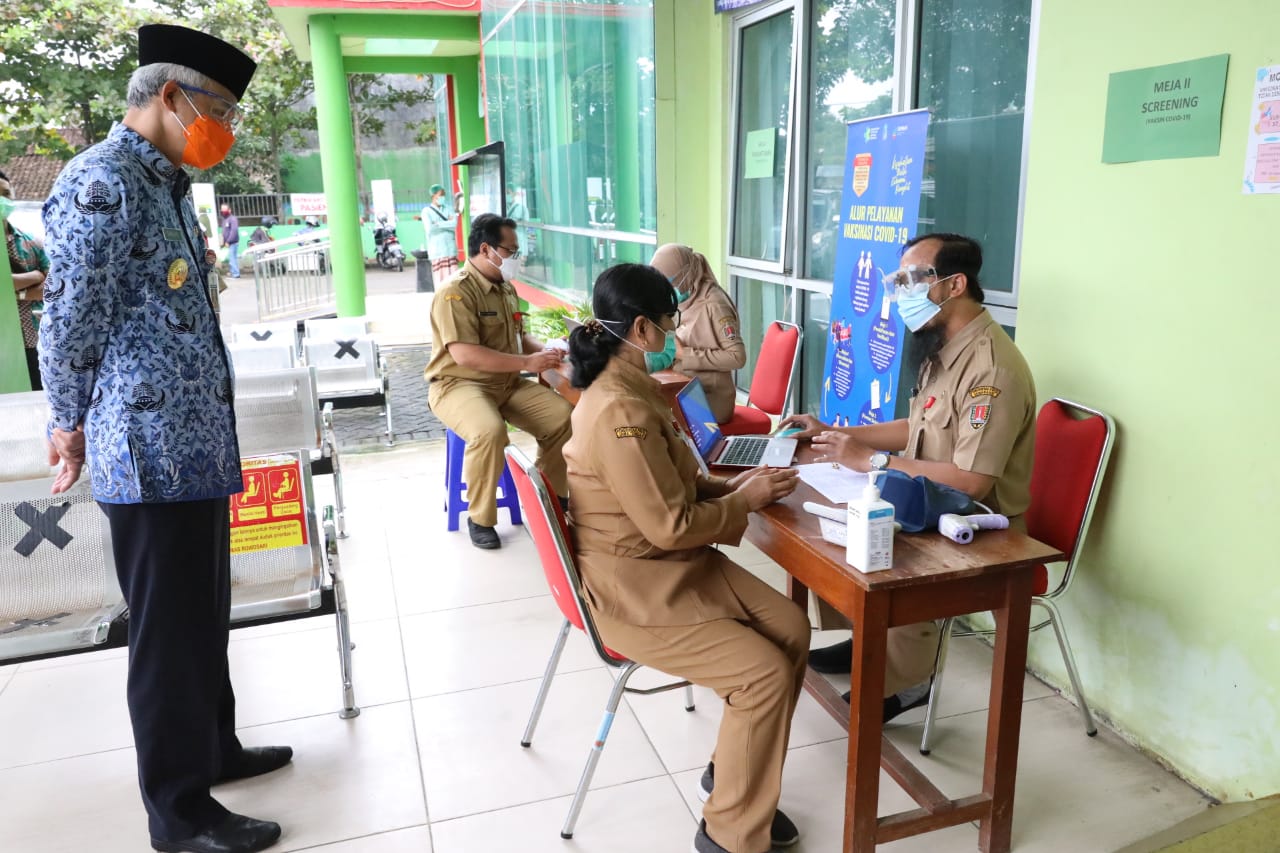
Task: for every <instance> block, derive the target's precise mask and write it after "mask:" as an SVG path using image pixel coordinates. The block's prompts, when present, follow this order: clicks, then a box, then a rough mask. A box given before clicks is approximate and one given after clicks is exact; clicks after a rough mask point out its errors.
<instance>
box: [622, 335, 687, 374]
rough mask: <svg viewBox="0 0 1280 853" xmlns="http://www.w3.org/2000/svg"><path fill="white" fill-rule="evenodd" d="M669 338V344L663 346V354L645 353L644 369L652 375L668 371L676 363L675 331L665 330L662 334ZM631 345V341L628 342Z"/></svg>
mask: <svg viewBox="0 0 1280 853" xmlns="http://www.w3.org/2000/svg"><path fill="white" fill-rule="evenodd" d="M662 333H663V334H664V335H666V336H667V343H666V345H665V346H663V348H662V351H661V352H649V351H648V350H645V352H644V368H645V370H647V371H649V372H650V373H658V372H659V371H662V370H666V369H667V368H668V367H670V366H671V365H673V364H675V363H676V333H675V330H672V331H670V332H668V331H667V330H665V329H663V332H662ZM627 343H631V341H627Z"/></svg>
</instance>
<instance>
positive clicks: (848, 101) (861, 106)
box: [801, 0, 898, 281]
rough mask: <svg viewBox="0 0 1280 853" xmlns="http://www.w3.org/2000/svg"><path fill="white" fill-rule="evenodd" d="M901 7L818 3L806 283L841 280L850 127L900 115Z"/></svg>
mask: <svg viewBox="0 0 1280 853" xmlns="http://www.w3.org/2000/svg"><path fill="white" fill-rule="evenodd" d="M897 13H898V2H897V0H814V3H813V6H812V8H811V12H810V22H809V32H810V41H809V44H810V54H809V81H810V82H809V85H810V87H811V90H812V92H811V97H810V98H809V99H808V103H809V105H810V106H809V119H808V125H809V127H808V144H807V151H808V158H807V172H808V173H807V174H806V175H805V191H804V197H805V199H807V200H808V204H807V205H806V206H805V223H804V226H803V228H802V232H801V233H802V235H803V237H802V239H803V240H804V246H803V253H802V254H803V257H804V276H805V278H813V279H819V280H821V281H831V279H832V278H833V276H834V275H835V266H836V251H835V250H836V237H837V232H838V230H839V221H840V191H841V183H842V181H843V179H844V153H845V124H846V123H847V122H850V121H853V120H854V119H859V118H868V117H870V116H878V115H884V114H886V113H891V112H893V49H894V36H895V32H896V28H897V25H898V15H897Z"/></svg>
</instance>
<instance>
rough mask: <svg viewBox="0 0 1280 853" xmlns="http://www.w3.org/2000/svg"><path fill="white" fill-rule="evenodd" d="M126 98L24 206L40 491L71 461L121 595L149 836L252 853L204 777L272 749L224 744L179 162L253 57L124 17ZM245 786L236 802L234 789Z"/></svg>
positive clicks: (216, 121)
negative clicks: (41, 267) (42, 471)
mask: <svg viewBox="0 0 1280 853" xmlns="http://www.w3.org/2000/svg"><path fill="white" fill-rule="evenodd" d="M138 64H139V67H138V68H137V69H136V70H135V71H134V72H133V74H132V76H131V77H130V78H129V87H128V95H127V100H128V110H127V111H126V113H125V115H124V119H123V120H122V121H121V122H120V123H119V124H117V125H115V127H113V128H112V129H111V131H110V133H108V135H107V137H106V139H104V140H103V141H102V142H99V143H98V144H96V145H94V146H92V147H90V148H89V149H87V150H85V151H83V152H81V153H80V154H79V155H77V156H76V157H75V158H74V159H72V161H71V162H70V163H68V164H67V167H66V168H65V169H63V171H62V174H61V175H59V176H58V180H57V182H56V183H55V184H54V187H53V192H52V193H51V195H50V197H49V200H48V201H47V202H45V206H44V223H45V229H46V231H47V233H48V240H47V245H48V250H49V258H50V260H51V261H52V266H51V268H50V272H49V282H48V285H47V286H46V289H45V318H44V320H43V322H41V324H40V370H41V373H42V374H43V376H44V380H45V383H44V384H45V388H46V389H47V391H46V394H47V396H48V398H49V412H50V420H49V427H48V430H49V440H50V444H51V448H50V460H49V461H50V464H54V463H55V462H57V461H58V460H59V459H61V461H62V468H61V470H60V471H59V473H58V475H57V477H56V478H55V480H54V483H53V487H52V491H53V493H54V494H58V493H61V492H64V491H66V490H67V489H69V488H71V486H72V485H74V484H75V482H76V481H77V480H78V479H79V477H80V473H81V470H82V469H83V468H86V467H87V468H88V472H89V477H90V480H91V481H92V488H93V497H94V499H95V500H96V501H97V502H98V505H99V506H100V507H101V508H102V511H103V512H104V513H105V514H106V516H107V521H108V524H109V525H110V528H111V547H112V551H113V553H114V557H115V569H116V574H117V576H118V579H119V581H120V589H121V591H122V592H123V593H124V599H125V602H126V603H127V604H128V607H129V683H128V693H127V700H128V703H129V718H130V721H131V722H132V724H133V737H134V745H135V747H136V750H137V767H138V781H139V787H140V788H141V791H142V800H143V805H144V806H145V808H146V811H147V817H148V825H149V829H150V833H151V847H152V848H154V849H156V850H162V851H195V852H196V853H214V851H216V853H254V852H255V851H258V850H264V849H266V848H267V847H270V846H271V845H272V844H274V843H275V842H276V840H277V839H279V837H280V825H279V824H278V823H275V822H272V821H264V820H255V819H254V818H250V817H245V816H243V815H237V814H233V813H232V812H230V811H228V810H227V809H226V808H225V807H224V806H223V805H222V804H221V803H219V802H218V801H217V800H215V799H214V798H213V796H212V795H211V793H210V787H211V786H213V785H217V784H221V783H225V782H231V781H233V780H236V779H245V778H248V777H250V776H258V775H261V774H263V773H269V772H271V771H273V770H276V769H278V768H280V767H283V766H284V765H285V764H288V763H289V761H290V760H291V759H292V757H293V751H292V750H291V749H290V748H289V747H286V746H272V747H244V746H243V745H242V744H241V743H240V740H239V738H238V737H237V735H236V726H235V708H236V699H235V693H234V691H233V690H232V687H231V673H230V668H229V666H228V663H227V639H228V629H229V623H230V614H231V530H230V514H229V512H228V509H227V499H228V498H229V497H230V496H232V495H235V494H238V493H239V492H240V491H242V488H243V484H242V478H241V472H240V449H239V446H238V444H237V442H236V429H235V414H234V411H233V408H232V386H231V369H230V365H229V364H228V363H227V354H226V348H225V346H224V345H223V340H222V335H221V333H220V331H219V328H218V318H217V315H216V312H215V310H214V306H213V304H212V302H211V300H210V295H209V293H208V292H207V290H206V287H205V282H206V281H207V276H208V274H209V271H210V270H211V269H212V267H213V264H214V262H215V260H216V259H215V258H211V257H210V256H209V254H208V253H207V251H206V248H205V243H204V240H203V238H202V237H201V234H200V228H199V225H198V224H197V221H196V212H195V207H194V205H193V204H192V201H191V179H190V177H189V176H188V175H187V173H186V172H185V171H184V170H183V169H182V164H187V165H190V166H193V167H195V168H197V169H209V168H212V167H213V166H215V165H217V164H218V163H219V162H221V161H222V160H223V159H224V158H225V157H226V155H227V152H228V150H229V149H230V148H231V145H232V144H233V143H234V141H235V135H234V134H235V130H236V128H237V126H238V119H239V115H238V111H237V105H238V103H239V100H240V98H241V97H243V95H244V92H245V89H246V88H247V87H248V85H249V81H250V79H251V78H252V77H253V73H254V70H255V69H256V67H257V65H256V63H255V62H254V61H253V60H252V59H250V58H249V57H248V56H246V55H245V54H244V53H242V52H241V51H240V50H238V49H236V48H235V47H232V46H231V45H229V44H227V43H226V42H223V41H221V40H219V39H217V38H214V37H213V36H210V35H207V34H205V33H202V32H198V31H196V30H191V29H187V28H186V27H178V26H168V25H160V24H156V25H148V26H144V27H142V28H140V29H139V30H138ZM246 802H247V800H246Z"/></svg>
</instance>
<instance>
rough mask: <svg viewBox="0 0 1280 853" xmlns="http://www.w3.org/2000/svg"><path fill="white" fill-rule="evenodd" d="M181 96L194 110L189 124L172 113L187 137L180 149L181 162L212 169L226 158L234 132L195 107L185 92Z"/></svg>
mask: <svg viewBox="0 0 1280 853" xmlns="http://www.w3.org/2000/svg"><path fill="white" fill-rule="evenodd" d="M182 96H183V97H184V98H186V99H187V103H188V104H191V109H193V110H195V111H196V120H195V121H193V122H191V124H182V119H180V118H178V114H177V113H176V112H175V113H173V117H174V118H175V119H177V120H178V124H182V132H183V134H184V135H185V136H186V137H187V145H186V147H185V148H183V149H182V162H183V163H186V164H187V165H188V166H194V167H195V168H197V169H212V168H213V167H214V166H216V165H218V164H219V163H221V162H222V161H223V160H225V159H227V152H228V151H230V150H231V146H232V145H233V144H235V141H236V137H235V134H233V133H232V132H231V131H229V130H227V129H226V127H224V126H223V125H222V124H221V123H220V122H218V121H215V120H214V119H212V118H210V117H209V116H207V115H205V114H204V113H202V112H200V110H198V109H196V105H195V104H193V103H191V98H190V96H188V95H187V93H186V92H183V93H182Z"/></svg>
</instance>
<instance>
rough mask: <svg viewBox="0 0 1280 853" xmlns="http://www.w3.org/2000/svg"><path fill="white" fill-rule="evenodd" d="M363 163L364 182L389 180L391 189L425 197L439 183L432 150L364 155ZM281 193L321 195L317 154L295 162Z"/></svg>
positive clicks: (366, 189)
mask: <svg viewBox="0 0 1280 853" xmlns="http://www.w3.org/2000/svg"><path fill="white" fill-rule="evenodd" d="M362 159H363V160H364V179H365V181H366V182H367V181H377V180H383V179H390V180H391V182H392V187H393V189H401V188H402V189H405V190H414V191H417V192H420V193H425V192H426V191H427V189H428V188H429V187H430V186H431V185H432V184H438V183H440V172H441V169H440V162H439V160H440V154H439V152H438V151H437V150H436V149H435V148H433V147H422V148H416V147H415V148H409V149H406V150H404V151H366V152H364V156H363V157H362ZM284 191H285V192H288V193H318V192H323V191H324V178H323V177H322V176H321V174H320V152H319V151H308V152H307V153H305V154H299V155H297V156H296V157H295V158H294V161H293V164H292V165H291V166H290V168H289V171H288V172H287V173H286V174H285V176H284ZM361 191H362V192H369V187H363V188H362V190H361ZM397 201H399V199H397Z"/></svg>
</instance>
